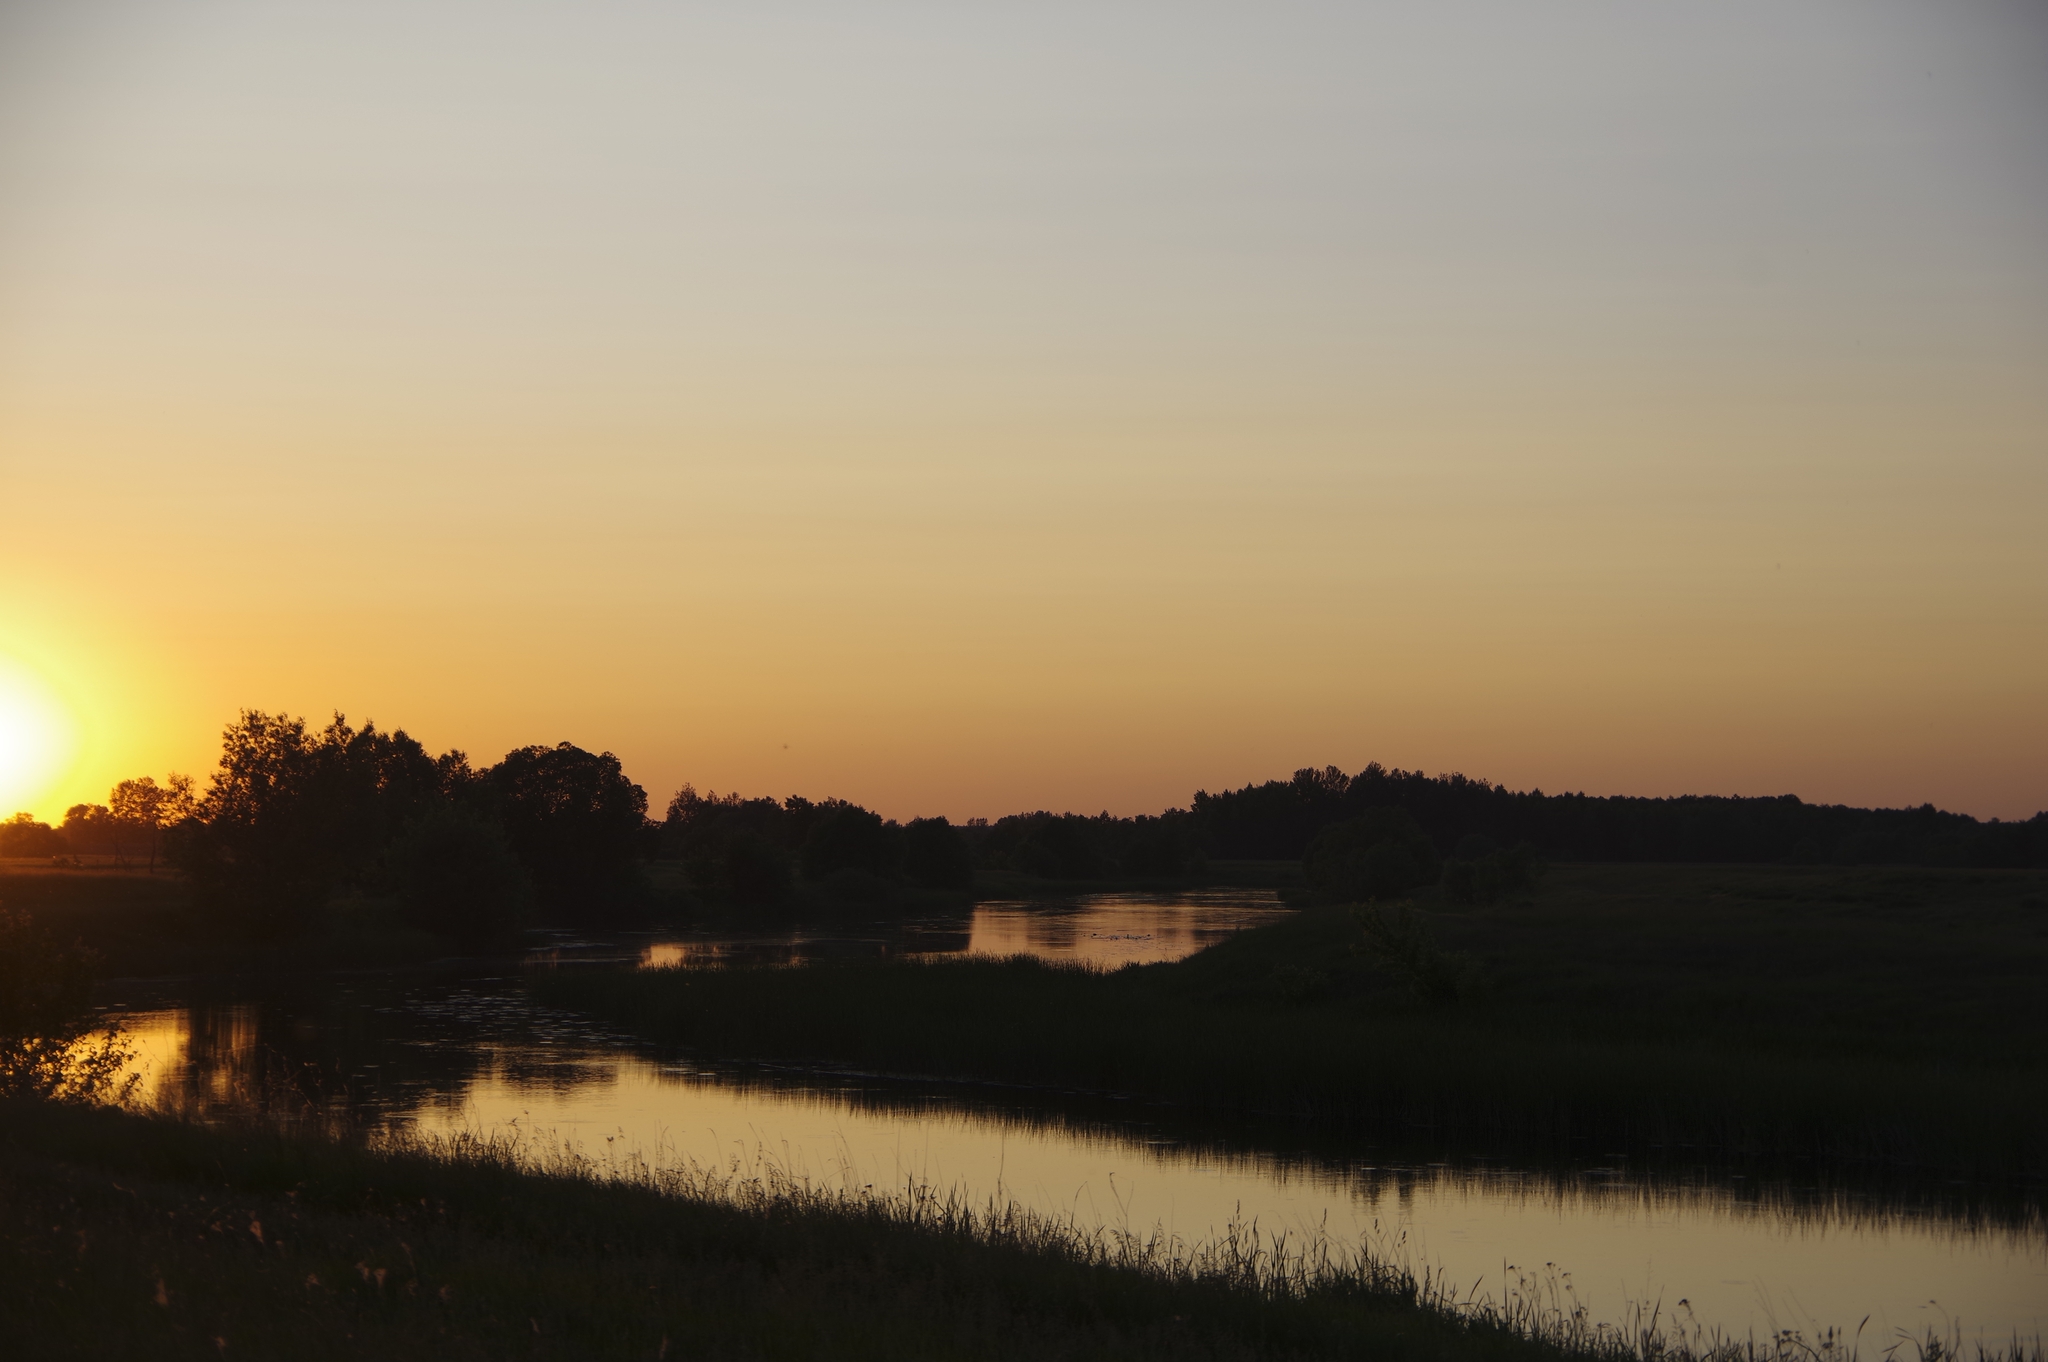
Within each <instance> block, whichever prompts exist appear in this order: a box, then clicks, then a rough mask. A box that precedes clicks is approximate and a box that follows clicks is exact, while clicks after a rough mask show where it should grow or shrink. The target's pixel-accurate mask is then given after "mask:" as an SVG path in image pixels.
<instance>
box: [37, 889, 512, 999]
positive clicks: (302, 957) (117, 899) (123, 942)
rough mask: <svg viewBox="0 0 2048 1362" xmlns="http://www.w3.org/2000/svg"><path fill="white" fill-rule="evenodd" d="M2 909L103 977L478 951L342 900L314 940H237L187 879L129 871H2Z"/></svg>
mask: <svg viewBox="0 0 2048 1362" xmlns="http://www.w3.org/2000/svg"><path fill="white" fill-rule="evenodd" d="M0 905H5V906H7V907H10V908H19V909H24V910H26V911H27V912H28V913H29V914H30V915H31V916H33V917H34V918H35V920H36V922H37V923H39V924H40V925H41V926H42V927H44V928H45V929H46V930H48V931H49V932H50V934H51V935H52V936H54V937H56V938H58V939H59V940H62V941H65V942H70V941H78V942H81V943H83V944H84V945H86V946H87V947H89V948H91V950H92V952H93V954H94V955H95V956H97V957H98V960H99V966H98V972H99V974H100V975H101V976H102V977H105V978H116V979H118V978H154V977H163V976H167V975H186V974H241V973H254V972H263V971H280V970H305V969H368V968H375V967H379V966H386V965H403V964H409V963H417V962H420V961H426V960H432V959H436V958H438V957H443V956H448V955H457V954H467V953H470V952H471V951H472V950H473V949H474V948H469V947H463V946H459V945H457V944H454V943H451V942H449V941H448V940H446V939H444V938H441V937H437V936H434V935H433V934H431V933H428V932H422V931H419V930H417V929H414V928H411V927H408V926H407V925H406V924H405V923H404V921H402V919H401V915H400V913H399V912H398V909H397V906H396V905H395V904H393V903H390V902H388V901H378V900H374V899H341V900H337V901H336V902H335V903H334V904H332V905H331V906H330V908H329V909H328V912H327V914H326V916H325V919H324V921H323V922H322V924H321V928H320V930H319V931H317V932H315V933H313V934H312V935H309V936H305V937H302V938H297V939H293V940H288V941H278V942H257V941H247V940H241V939H238V938H236V937H234V936H232V935H229V934H226V933H224V932H223V931H222V930H221V928H220V927H219V925H218V924H216V923H213V922H211V921H209V920H208V919H207V918H206V917H205V915H204V914H203V913H201V912H200V911H199V910H198V908H197V906H196V905H195V904H194V903H193V901H192V892H191V887H190V886H189V885H188V884H187V883H186V882H185V881H184V880H183V879H181V878H180V877H178V876H176V875H174V874H171V873H170V872H168V871H165V870H161V869H160V870H158V871H157V872H156V873H155V874H150V873H148V872H147V871H144V870H141V869H137V868H135V867H132V866H87V867H74V866H53V865H49V864H48V863H40V864H38V863H26V864H25V863H21V862H11V863H10V862H0Z"/></svg>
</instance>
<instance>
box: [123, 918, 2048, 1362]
mask: <svg viewBox="0 0 2048 1362" xmlns="http://www.w3.org/2000/svg"><path fill="white" fill-rule="evenodd" d="M1283 911H1284V910H1283V909H1280V908H1279V907H1278V906H1277V905H1276V904H1274V903H1273V902H1272V901H1271V897H1270V895H1267V894H1263V893H1260V892H1257V891H1227V892H1208V893H1201V894H1191V895H1178V896H1142V895H1099V896H1094V897H1091V898H1086V899H1080V900H1075V901H1071V902H1067V903H1063V904H1026V903H985V904H981V905H978V906H977V907H976V908H975V910H974V911H973V913H972V915H971V916H967V915H962V916H961V917H958V918H954V919H951V920H943V919H941V920H933V921H928V922H921V923H915V924H910V925H909V926H907V927H892V928H876V929H874V930H872V931H849V930H845V929H839V930H835V931H819V932H791V933H786V934H782V935H775V936H756V937H738V936H730V935H726V936H720V935H716V934H710V933H703V934H696V935H682V934H673V933H671V934H649V935H645V936H636V937H609V938H595V939H593V938H582V937H575V936H569V935H562V934H557V935H555V936H554V937H552V938H551V939H549V940H547V941H546V942H544V943H543V944H542V945H541V946H540V947H539V948H538V949H537V951H536V952H535V953H534V954H533V955H532V956H531V957H529V958H528V959H526V960H523V961H520V960H513V961H498V962H471V963H468V964H465V965H456V966H448V967H443V968H439V969H434V970H422V971H405V972H391V973H382V974H351V975H339V974H338V975H332V976H317V977H298V978H292V979H284V980H271V981H260V982H259V981H250V980H239V981H219V980H213V981H154V982H131V983H126V984H116V985H114V986H112V987H111V988H110V989H109V991H108V995H107V998H108V1008H109V1011H110V1012H111V1013H112V1014H113V1015H116V1016H118V1017H119V1018H121V1019H122V1020H123V1021H124V1022H125V1023H126V1024H127V1026H128V1027H129V1028H130V1030H131V1032H132V1034H133V1037H134V1039H135V1041H136V1042H137V1046H138V1061H137V1062H138V1066H139V1069H140V1071H141V1072H142V1074H143V1078H144V1085H145V1091H146V1092H147V1093H148V1094H149V1095H152V1096H155V1097H161V1098H164V1099H166V1100H173V1099H174V1100H176V1101H178V1102H180V1103H182V1104H183V1105H185V1106H186V1107H188V1108H192V1109H196V1110H199V1111H202V1112H203V1111H209V1110H211V1111H224V1110H233V1109H238V1108H249V1109H255V1108H262V1109H267V1110H273V1111H277V1110H288V1109H298V1108H303V1107H306V1106H307V1105H308V1104H311V1105H313V1106H315V1107H320V1108H331V1109H335V1110H340V1109H344V1108H345V1109H347V1110H349V1111H351V1112H353V1113H355V1114H356V1115H358V1116H359V1117H366V1118H368V1119H372V1120H376V1121H380V1122H387V1123H392V1124H404V1125H411V1126H413V1127H416V1128H418V1129H421V1130H425V1131H448V1130H455V1129H470V1130H487V1131H488V1130H504V1131H518V1132H521V1133H523V1134H524V1135H526V1136H527V1137H529V1138H535V1139H552V1140H557V1141H566V1142H570V1143H573V1144H576V1145H577V1146H579V1147H580V1148H582V1149H584V1150H585V1151H587V1152H591V1153H593V1154H595V1155H598V1156H600V1157H602V1156H605V1155H607V1154H608V1153H616V1152H618V1151H630V1152H632V1153H634V1154H636V1155H639V1156H641V1157H645V1158H648V1159H650V1160H654V1161H669V1162H674V1161H679V1160H684V1159H694V1160H696V1161H698V1162H700V1163H708V1164H720V1165H723V1164H729V1163H733V1162H735V1161H737V1162H739V1163H741V1164H742V1165H747V1166H758V1165H759V1164H761V1163H763V1162H767V1163H773V1164H776V1165H779V1166H780V1167H782V1168H784V1169H786V1170H789V1171H792V1172H796V1173H799V1174H802V1175H806V1176H809V1177H811V1178H813V1179H814V1180H823V1181H827V1182H845V1183H850V1184H852V1185H854V1186H869V1185H872V1186H875V1187H877V1188H883V1187H892V1186H901V1185H903V1184H905V1183H906V1182H907V1181H910V1180H922V1181H924V1182H927V1183H931V1184H935V1185H939V1186H945V1187H959V1188H961V1189H963V1190H964V1191H966V1192H967V1193H968V1194H969V1195H971V1196H973V1197H974V1198H975V1199H976V1200H978V1201H981V1200H987V1199H989V1198H992V1197H994V1198H1002V1199H1008V1200H1016V1201H1021V1202H1024V1203H1026V1204H1028V1205H1030V1206H1033V1207H1035V1208H1037V1209H1040V1210H1045V1211H1052V1212H1060V1213H1070V1214H1072V1215H1074V1216H1075V1217H1077V1218H1078V1219H1079V1220H1081V1221H1082V1222H1083V1223H1086V1224H1109V1225H1114V1226H1122V1227H1128V1228H1131V1229H1135V1230H1140V1231H1143V1230H1149V1229H1151V1228H1153V1227H1155V1226H1157V1227H1161V1228H1163V1229H1165V1230H1167V1231H1168V1232H1170V1233H1173V1234H1177V1235H1179V1236H1181V1237H1183V1238H1184V1239H1188V1240H1198V1239H1201V1238H1204V1237H1207V1236H1208V1235H1210V1234H1212V1233H1214V1232H1215V1231H1217V1230H1218V1229H1220V1228H1221V1227H1222V1226H1224V1225H1225V1224H1227V1223H1228V1222H1229V1221H1230V1220H1231V1219H1232V1218H1233V1217H1235V1218H1238V1219H1240V1220H1244V1221H1256V1223H1257V1224H1258V1226H1259V1227H1260V1229H1261V1230H1262V1231H1263V1232H1268V1233H1271V1232H1278V1231H1286V1232H1288V1233H1289V1234H1292V1235H1298V1234H1303V1233H1316V1232H1321V1233H1327V1234H1329V1235H1331V1236H1332V1237H1334V1238H1337V1239H1340V1240H1346V1241H1352V1240H1359V1239H1363V1240H1366V1241H1368V1242H1370V1243H1372V1244H1373V1245H1374V1246H1375V1247H1376V1248H1378V1249H1379V1250H1380V1251H1381V1252H1382V1253H1385V1254H1390V1255H1394V1256H1399V1257H1403V1258H1405V1259H1407V1260H1408V1261H1410V1262H1411V1263H1413V1264H1415V1265H1416V1266H1427V1267H1429V1268H1431V1269H1432V1270H1434V1271H1437V1272H1441V1273H1443V1274H1445V1275H1446V1276H1448V1278H1449V1279H1450V1280H1451V1281H1452V1282H1454V1283H1456V1285H1457V1288H1458V1290H1459V1292H1460V1293H1461V1294H1465V1293H1471V1294H1474V1295H1476V1296H1480V1297H1486V1296H1491V1297H1493V1298H1495V1299H1499V1298H1500V1297H1501V1296H1502V1294H1503V1293H1504V1291H1508V1290H1514V1289H1521V1290H1524V1291H1527V1290H1531V1289H1540V1290H1542V1291H1563V1290H1568V1291H1569V1292H1570V1293H1571V1296H1572V1298H1573V1299H1574V1300H1576V1302H1577V1303H1578V1304H1580V1305H1583V1306H1584V1307H1585V1308H1586V1309H1587V1310H1588V1311H1589V1312H1590V1313H1591V1315H1592V1317H1593V1318H1594V1319H1596V1320H1602V1321H1607V1322H1621V1321H1624V1320H1626V1319H1627V1318H1629V1317H1630V1315H1631V1313H1632V1312H1634V1311H1637V1310H1642V1309H1647V1308H1656V1309H1658V1310H1660V1311H1661V1314H1662V1316H1663V1317H1665V1318H1672V1317H1674V1316H1675V1317H1676V1318H1678V1319H1679V1321H1680V1322H1681V1323H1690V1324H1693V1325H1696V1326H1697V1327H1698V1328H1700V1329H1701V1330H1703V1331H1707V1332H1709V1333H1711V1332H1713V1331H1718V1332H1719V1333H1720V1334H1721V1335H1722V1336H1724V1337H1726V1336H1731V1335H1732V1336H1735V1337H1743V1336H1748V1335H1756V1336H1762V1335H1764V1334H1768V1333H1774V1332H1777V1331H1780V1330H1787V1329H1789V1330H1796V1331H1799V1332H1800V1333H1801V1334H1802V1335H1803V1336H1805V1337H1807V1338H1809V1339H1812V1338H1816V1337H1818V1336H1820V1335H1821V1333H1822V1332H1823V1331H1825V1330H1827V1329H1829V1328H1835V1329H1840V1330H1844V1331H1847V1332H1850V1333H1854V1332H1856V1331H1857V1330H1858V1329H1859V1328H1860V1329H1861V1332H1862V1338H1863V1341H1864V1343H1865V1346H1873V1345H1874V1347H1873V1351H1879V1350H1882V1349H1883V1348H1884V1347H1888V1346H1890V1344H1891V1343H1893V1342H1894V1341H1896V1340H1897V1338H1898V1337H1900V1336H1901V1335H1906V1336H1911V1337H1914V1338H1919V1337H1923V1336H1925V1335H1926V1334H1927V1333H1928V1332H1929V1331H1930V1330H1931V1331H1933V1332H1934V1333H1936V1334H1938V1335H1941V1336H1943V1337H1944V1338H1952V1339H1960V1340H1962V1341H1964V1342H1966V1343H1967V1342H1971V1341H1976V1340H1982V1341H1984V1342H1987V1343H1991V1344H1998V1343H2004V1342H2009V1341H2010V1340H2011V1339H2012V1338H2013V1337H2014V1335H2016V1334H2017V1335H2019V1336H2020V1337H2022V1338H2026V1339H2029V1340H2032V1339H2036V1338H2039V1337H2040V1336H2041V1335H2042V1334H2043V1332H2044V1330H2043V1321H2044V1315H2048V1309H2044V1303H2048V1230H2044V1226H2043V1223H2042V1219H2041V1216H2040V1213H2039V1209H2038V1203H2032V1204H2015V1203H2013V1202H2012V1201H2011V1200H2010V1199H2007V1200H2004V1201H2001V1200H1999V1199H1997V1198H1995V1197H1994V1198H1992V1199H1990V1200H1988V1201H1986V1200H1980V1199H1975V1198H1973V1196H1972V1195H1971V1194H1970V1192H1969V1190H1968V1189H1932V1190H1930V1189H1918V1190H1915V1191H1912V1192H1909V1193H1908V1192H1900V1191H1898V1190H1896V1189H1877V1188H1859V1187H1857V1186H1854V1185H1829V1186H1822V1185H1819V1184H1817V1183H1815V1182H1814V1181H1812V1180H1810V1179H1808V1180H1799V1179H1791V1180H1774V1181H1769V1182H1763V1181H1752V1180H1750V1179H1746V1178H1743V1177H1741V1176H1739V1175H1737V1174H1735V1173H1733V1172H1729V1171H1726V1170H1716V1169H1711V1168H1688V1169H1678V1170H1673V1169H1669V1168H1662V1167H1659V1168H1648V1167H1641V1166H1631V1165H1630V1164H1629V1163H1628V1162H1627V1161H1626V1160H1619V1159H1607V1160H1595V1161H1588V1162H1587V1163H1586V1164H1584V1165H1583V1166H1575V1167H1569V1168H1555V1167H1546V1168H1540V1169H1539V1168H1517V1167H1512V1166H1504V1165H1502V1164H1499V1163H1495V1162H1487V1161H1483V1160H1479V1159H1475V1158H1471V1157H1467V1156H1463V1155H1461V1153H1460V1152H1459V1151H1456V1150H1425V1151H1421V1152H1418V1151H1416V1150H1412V1149H1409V1150H1402V1151H1390V1150H1385V1149H1376V1148H1372V1147H1355V1148H1340V1149H1331V1148H1328V1147H1313V1148H1311V1147H1292V1146H1291V1145H1290V1142H1289V1140H1288V1139H1287V1137H1286V1135H1285V1133H1284V1132H1280V1133H1277V1134H1276V1133H1275V1132H1270V1131H1265V1132H1220V1133H1219V1132H1216V1131H1213V1130H1210V1131H1202V1132H1198V1133H1191V1132H1189V1131H1188V1130H1187V1129H1185V1128H1184V1127H1181V1126H1179V1125H1177V1124H1176V1122H1175V1120H1174V1114H1173V1113H1172V1112H1171V1111H1167V1110H1161V1109H1157V1108H1148V1107H1144V1106H1141V1105H1139V1104H1134V1103H1118V1102H1113V1101H1108V1100H1103V1099H1084V1098H1078V1097H1073V1096H1071V1095H1061V1094H1034V1093H1025V1092H1017V1091H1006V1090H995V1089H982V1088H973V1087H965V1086H962V1085H951V1084H920V1083H915V1082H906V1081H899V1080H893V1079H889V1078H885V1077H881V1076H875V1075H858V1074H848V1073H834V1072H816V1071H793V1070H788V1069H777V1068H768V1067H762V1066H720V1065H709V1064H700V1063H695V1062H691V1061H687V1060H683V1059H678V1058H676V1057H675V1056H673V1055H665V1054H663V1053H660V1052H658V1051H656V1050H654V1049H652V1048H650V1047H646V1046H643V1045H638V1044H635V1043H633V1042H632V1041H630V1040H628V1039H626V1038H623V1037H619V1036H615V1035H610V1034H607V1033H606V1032H605V1031H604V1030H603V1029H602V1028H601V1027H598V1026H596V1025H593V1024H591V1023H589V1022H586V1021H584V1020H582V1019H580V1018H577V1017H575V1016H572V1015H569V1014H566V1013H561V1012H558V1011H552V1010H549V1009H547V1008H543V1007H539V1006H537V1005H535V1004H534V1003H532V1002H531V1001H530V1000H529V999H528V998H527V996H526V991H525V987H524V982H523V981H524V979H525V977H526V974H527V971H528V970H529V969H531V968H532V967H533V966H534V962H535V961H536V960H540V961H543V962H545V963H548V964H551V965H554V966H557V967H576V966H577V965H578V964H579V963H582V962H590V961H599V960H612V961H637V962H639V963H641V964H642V965H652V966H664V965H665V966H676V965H685V966H697V965H707V964H716V963H719V962H722V961H731V960H749V961H771V962H781V963H789V964H801V963H802V962H804V961H807V960H814V959H821V958H828V957H833V956H845V955H852V954H891V953H896V954H920V955H939V954H955V953H963V952H972V953H979V954H991V955H1005V954H1014V953H1020V952H1022V953H1029V954H1035V955H1039V956H1042V957H1044V958H1048V959H1065V960H1085V961H1091V962H1094V963H1097V964H1104V965H1116V964H1121V963H1124V962H1127V961H1148V960H1168V959H1175V958H1179V957H1180V956H1183V955H1186V954H1188V953H1189V952H1191V951H1194V950H1197V949H1199V948H1201V947H1202V946H1204V945H1207V944H1209V943H1210V942H1211V941H1214V940H1216V939H1218V938H1220V937H1222V936H1224V935H1227V934H1228V933H1230V932H1232V931H1236V930H1240V929H1242V928H1245V927H1250V926H1255V925H1257V924H1258V923H1259V922H1261V921H1265V920H1268V919H1270V918H1271V917H1272V916H1274V915H1275V914H1277V913H1280V912H1283ZM1951 1192H1952V1193H1953V1194H1950V1193H1951ZM1518 1283H1519V1284H1520V1286H1519V1288H1518V1287H1517V1284H1518Z"/></svg>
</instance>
